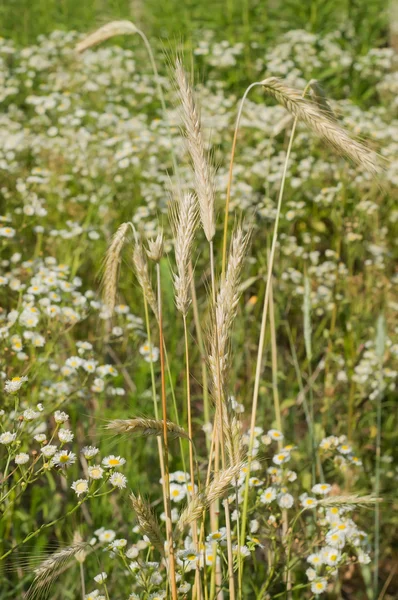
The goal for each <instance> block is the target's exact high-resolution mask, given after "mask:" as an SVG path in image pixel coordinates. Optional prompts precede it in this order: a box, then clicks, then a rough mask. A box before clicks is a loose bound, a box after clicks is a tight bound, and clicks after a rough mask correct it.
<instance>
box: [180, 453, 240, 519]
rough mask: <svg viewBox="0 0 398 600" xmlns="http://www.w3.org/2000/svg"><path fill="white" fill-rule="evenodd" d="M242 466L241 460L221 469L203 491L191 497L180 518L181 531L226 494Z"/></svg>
mask: <svg viewBox="0 0 398 600" xmlns="http://www.w3.org/2000/svg"><path fill="white" fill-rule="evenodd" d="M242 467H243V463H241V462H240V463H237V464H234V465H231V466H230V467H228V468H227V469H224V470H223V471H220V472H219V473H218V475H217V476H216V477H215V478H214V479H213V481H212V482H211V483H210V484H209V486H208V487H207V488H206V489H205V490H204V491H203V492H201V493H200V494H196V495H194V496H192V497H191V499H190V501H189V504H188V506H187V507H186V508H185V510H184V511H183V512H182V514H181V515H180V518H179V520H178V528H179V529H180V531H183V530H184V528H185V527H186V526H187V525H189V524H190V523H192V522H193V521H196V520H198V519H199V518H201V516H202V514H203V511H205V510H206V509H207V508H209V506H210V505H211V504H212V503H213V502H215V501H216V500H218V499H219V498H222V497H223V496H225V494H226V493H227V492H228V490H229V488H230V487H231V485H233V482H234V479H236V477H237V476H238V475H239V472H240V470H241V469H242Z"/></svg>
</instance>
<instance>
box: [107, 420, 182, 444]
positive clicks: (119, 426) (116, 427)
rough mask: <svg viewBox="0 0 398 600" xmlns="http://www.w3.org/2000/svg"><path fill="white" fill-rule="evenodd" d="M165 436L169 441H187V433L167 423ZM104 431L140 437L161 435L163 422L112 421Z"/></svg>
mask: <svg viewBox="0 0 398 600" xmlns="http://www.w3.org/2000/svg"><path fill="white" fill-rule="evenodd" d="M166 427H167V435H168V437H169V438H170V439H176V438H185V439H189V437H188V435H187V433H186V432H185V431H184V429H183V428H182V427H180V426H179V425H176V424H175V423H172V422H171V421H167V423H166ZM106 429H109V430H111V431H113V432H114V433H118V434H125V433H129V434H130V433H132V434H135V433H136V434H139V435H142V436H152V435H155V436H158V435H163V421H162V420H158V419H147V418H144V417H137V418H135V419H114V420H113V421H111V422H110V423H108V424H107V426H106Z"/></svg>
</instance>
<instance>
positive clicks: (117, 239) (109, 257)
mask: <svg viewBox="0 0 398 600" xmlns="http://www.w3.org/2000/svg"><path fill="white" fill-rule="evenodd" d="M129 227H130V223H123V224H122V225H120V227H119V229H118V230H117V231H116V233H115V235H114V236H113V238H112V241H111V243H110V245H109V248H108V251H107V253H106V256H105V260H104V267H103V277H102V287H103V299H104V302H105V304H106V305H107V307H108V309H109V312H110V314H112V313H113V309H114V308H115V301H116V292H117V281H118V273H119V263H120V254H121V252H122V250H123V246H124V243H125V241H126V236H127V232H128V229H129Z"/></svg>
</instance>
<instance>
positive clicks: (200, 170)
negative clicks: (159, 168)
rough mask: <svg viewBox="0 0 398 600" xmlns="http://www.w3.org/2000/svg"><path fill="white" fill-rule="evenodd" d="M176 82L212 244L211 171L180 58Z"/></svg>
mask: <svg viewBox="0 0 398 600" xmlns="http://www.w3.org/2000/svg"><path fill="white" fill-rule="evenodd" d="M175 79H176V83H177V89H178V96H179V98H180V101H181V106H182V119H183V123H184V127H185V134H186V138H187V143H188V150H189V154H190V156H191V160H192V164H193V170H194V177H195V191H196V193H197V196H198V201H199V211H200V218H201V221H202V226H203V230H204V232H205V235H206V238H207V240H208V241H209V242H211V240H212V239H213V237H214V234H215V232H216V227H215V217H214V203H215V191H214V169H213V168H212V166H211V164H210V163H209V161H208V159H207V157H206V154H205V149H204V141H203V136H202V130H201V123H200V113H199V110H198V108H197V106H196V103H195V99H194V95H193V91H192V88H191V86H190V84H189V82H188V79H187V76H186V74H185V71H184V68H183V66H182V63H181V61H180V60H179V59H177V61H176V66H175Z"/></svg>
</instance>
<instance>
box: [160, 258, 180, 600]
mask: <svg viewBox="0 0 398 600" xmlns="http://www.w3.org/2000/svg"><path fill="white" fill-rule="evenodd" d="M156 279H157V292H158V299H157V305H158V316H159V319H158V324H159V353H160V370H161V399H162V413H163V439H162V443H163V454H164V482H163V487H164V490H165V500H166V502H165V507H164V508H165V515H166V531H167V542H168V556H169V577H170V587H171V593H172V598H173V600H177V583H176V571H175V557H174V545H173V527H172V521H171V502H170V476H169V451H168V441H167V401H166V374H165V359H164V341H163V313H162V291H161V277H160V265H159V263H157V264H156Z"/></svg>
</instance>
